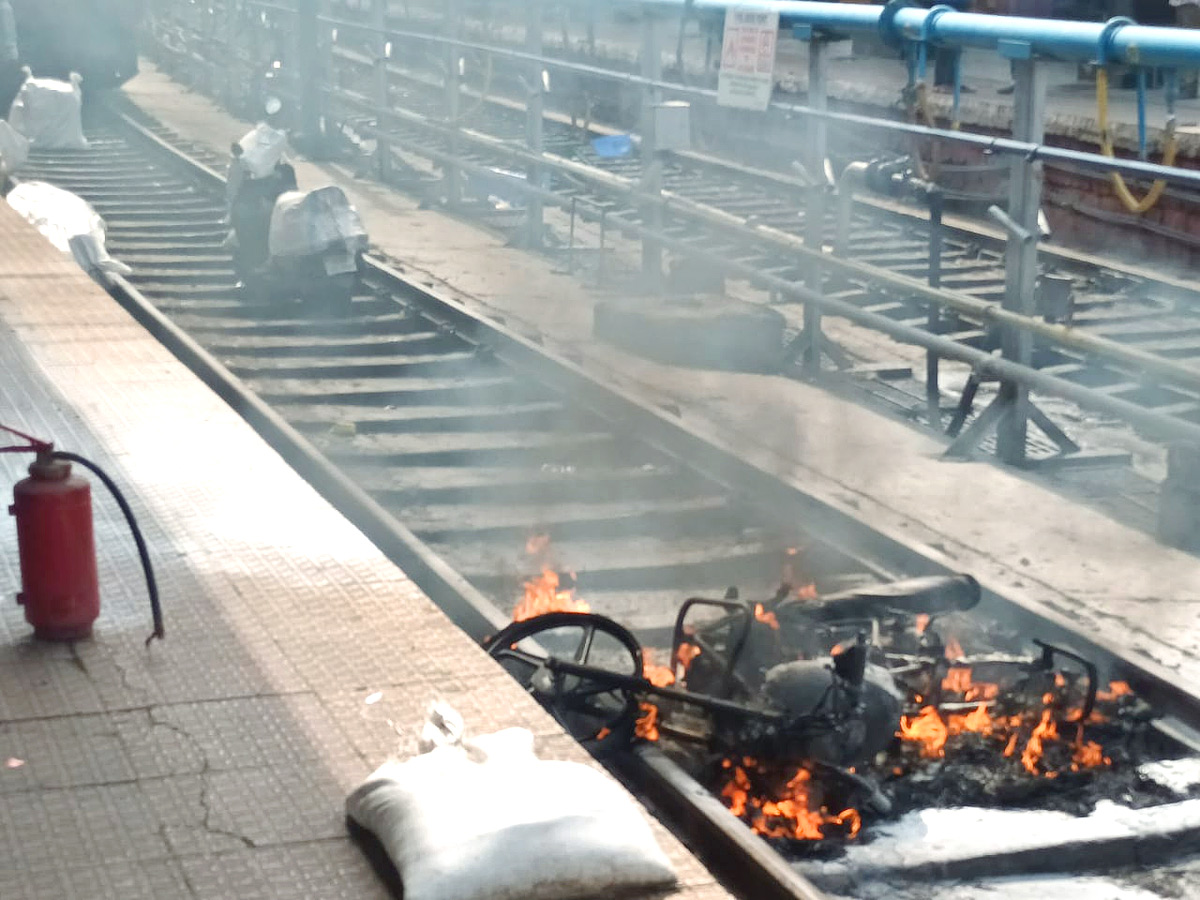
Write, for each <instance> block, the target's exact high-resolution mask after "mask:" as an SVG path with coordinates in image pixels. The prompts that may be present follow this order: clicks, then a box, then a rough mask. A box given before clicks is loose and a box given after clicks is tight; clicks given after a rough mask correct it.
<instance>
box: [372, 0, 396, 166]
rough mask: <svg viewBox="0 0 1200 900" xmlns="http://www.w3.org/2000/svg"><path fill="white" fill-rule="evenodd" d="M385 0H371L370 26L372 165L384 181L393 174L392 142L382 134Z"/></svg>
mask: <svg viewBox="0 0 1200 900" xmlns="http://www.w3.org/2000/svg"><path fill="white" fill-rule="evenodd" d="M387 7H388V3H387V0H371V28H372V30H373V32H374V38H375V39H374V42H373V43H374V46H375V67H374V72H373V75H374V83H373V85H372V87H373V88H374V94H375V98H374V99H375V166H376V172H377V174H378V176H379V180H380V181H387V180H388V178H389V177H391V174H392V145H391V144H390V143H389V142H388V139H387V138H386V137H384V133H385V132H386V131H387V127H388V123H387V112H388V110H389V109H391V98H390V97H389V96H388V47H389V42H388V37H387Z"/></svg>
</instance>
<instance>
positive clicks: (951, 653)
mask: <svg viewBox="0 0 1200 900" xmlns="http://www.w3.org/2000/svg"><path fill="white" fill-rule="evenodd" d="M965 655H966V654H964V653H963V648H962V644H960V643H959V642H958V639H957V638H950V640H948V641H947V642H946V659H948V660H950V661H951V662H954V661H955V660H957V659H962V658H963V656H965Z"/></svg>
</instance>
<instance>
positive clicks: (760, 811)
mask: <svg viewBox="0 0 1200 900" xmlns="http://www.w3.org/2000/svg"><path fill="white" fill-rule="evenodd" d="M722 766H723V767H724V768H725V769H726V770H727V771H729V772H730V777H729V780H728V781H727V782H726V784H725V786H724V787H723V788H722V789H721V797H722V799H724V800H725V802H726V804H727V805H728V806H729V810H730V812H732V813H733V814H734V815H735V816H738V817H739V818H744V817H746V816H747V814H749V815H750V816H751V819H750V827H751V828H752V829H753V830H754V831H755V832H756V833H758V834H761V835H765V836H767V837H786V838H792V839H793V840H799V841H819V840H822V839H824V837H825V831H824V827H825V826H827V825H837V826H840V827H842V828H845V829H846V834H847V836H848V837H850V838H854V837H855V836H857V835H858V833H859V831H860V830H861V829H862V817H861V816H860V815H859V813H858V810H855V809H844V810H842V811H841V812H839V813H836V814H834V813H830V812H829V811H828V810H826V809H824V808H819V809H813V799H812V795H811V792H810V790H809V784H810V782H811V781H812V774H811V773H810V772H809V771H808V770H807V769H799V770H798V771H797V772H796V774H795V775H793V776H792V778H791V779H790V780H789V781H788V782H787V784H786V785H785V786H784V788H783V789H782V791H781V792H780V795H779V796H778V797H776V798H775V799H768V798H765V797H759V796H756V795H755V793H754V786H753V784H752V782H751V780H750V776H749V775H748V774H747V771H746V770H747V769H754V768H755V767H756V766H757V763H756V762H755V761H754V760H753V759H750V758H746V759H743V760H742V765H741V766H738V765H734V764H733V763H732V762H731V761H730V760H728V759H727V760H725V761H724V762H723V763H722Z"/></svg>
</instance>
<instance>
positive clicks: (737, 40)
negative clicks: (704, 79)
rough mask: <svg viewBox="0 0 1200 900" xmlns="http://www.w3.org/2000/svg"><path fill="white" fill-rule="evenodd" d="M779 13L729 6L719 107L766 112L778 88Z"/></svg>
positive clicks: (720, 79)
mask: <svg viewBox="0 0 1200 900" xmlns="http://www.w3.org/2000/svg"><path fill="white" fill-rule="evenodd" d="M778 36H779V12H778V11H773V12H755V11H752V10H749V9H737V8H736V7H730V8H729V9H727V10H726V11H725V40H724V42H723V43H722V44H721V74H720V76H719V78H718V81H717V104H718V105H720V106H733V107H737V108H738V109H757V110H765V109H766V108H767V105H768V104H769V103H770V102H771V91H772V89H773V88H774V85H775V41H776V39H777V38H778Z"/></svg>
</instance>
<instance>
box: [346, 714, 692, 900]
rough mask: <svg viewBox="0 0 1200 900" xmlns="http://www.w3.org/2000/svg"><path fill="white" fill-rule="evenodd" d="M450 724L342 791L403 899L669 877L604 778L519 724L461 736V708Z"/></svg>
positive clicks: (666, 880)
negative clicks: (544, 752) (537, 744)
mask: <svg viewBox="0 0 1200 900" xmlns="http://www.w3.org/2000/svg"><path fill="white" fill-rule="evenodd" d="M434 715H435V716H436V717H440V718H441V719H442V720H443V722H444V721H445V720H447V719H454V718H455V717H456V714H455V713H454V712H453V710H448V709H446V708H444V707H443V708H441V709H440V710H437V709H435V713H434ZM439 727H440V729H441V731H442V732H443V733H445V732H447V730H448V729H446V727H445V725H444V724H442V723H439V726H432V725H427V726H426V736H427V737H428V735H429V732H430V730H434V731H436V730H438V728H439ZM450 730H452V731H456V732H457V734H455V735H451V736H448V737H447V738H445V739H443V740H442V741H440V742H439V741H433V742H432V743H439V744H440V745H439V746H435V747H434V749H432V750H429V751H427V752H424V753H422V754H421V755H419V756H415V757H413V758H412V759H408V760H405V761H404V762H394V761H393V762H387V763H385V764H384V765H382V766H381V767H380V768H379V769H378V770H376V771H375V773H374V774H372V775H371V776H370V777H369V778H367V780H366V781H365V782H363V784H362V785H361V786H360V787H359V788H357V789H356V790H355V791H354V792H353V793H352V794H351V795H350V796H349V798H348V799H347V800H346V813H347V815H348V816H349V817H350V818H351V819H352V820H353V821H354V822H357V823H358V824H359V825H361V826H362V827H363V828H366V829H367V830H368V831H371V832H372V833H374V834H375V836H376V837H377V838H379V841H380V843H381V844H382V845H383V848H384V849H385V850H386V852H387V854H388V856H389V857H390V858H391V860H392V862H393V863H395V865H396V868H397V870H398V871H399V872H400V876H401V878H402V879H403V881H404V897H405V900H569V898H578V897H605V896H610V895H612V894H614V893H617V892H620V891H628V890H632V889H639V888H643V889H649V888H661V887H667V886H670V885H672V884H674V882H675V873H674V871H673V870H672V868H671V864H670V862H669V861H668V860H667V857H666V855H665V854H664V853H663V852H662V850H661V849H659V846H658V843H657V842H656V841H655V839H654V834H653V832H651V830H650V826H649V825H648V824H647V823H646V820H645V819H644V818H643V816H642V813H641V811H640V810H639V809H638V807H637V805H636V804H635V803H634V802H633V800H632V799H631V798H630V797H629V795H628V794H626V793H625V792H624V791H623V790H622V789H621V788H620V787H618V786H617V784H616V783H615V782H613V781H612V780H611V779H610V778H608V777H607V776H605V775H603V774H602V773H600V772H598V771H596V770H595V769H592V768H589V767H588V766H585V765H582V764H580V763H572V762H559V761H552V760H541V759H538V757H537V756H536V754H535V753H534V751H533V735H532V734H531V733H530V732H529V731H527V730H525V729H523V728H510V729H508V730H506V731H500V732H497V733H496V734H491V735H485V736H483V737H479V738H476V739H474V740H469V741H462V740H461V720H459V722H458V723H457V727H455V728H452V729H450ZM426 743H431V742H429V741H427V742H426Z"/></svg>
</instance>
